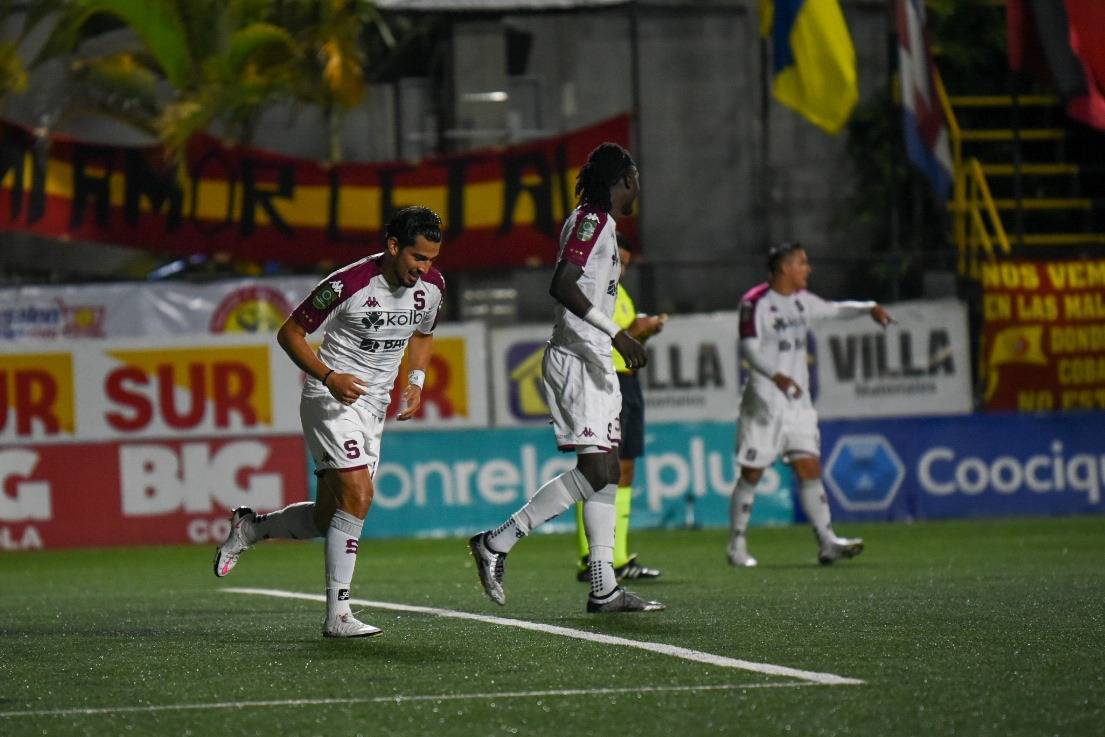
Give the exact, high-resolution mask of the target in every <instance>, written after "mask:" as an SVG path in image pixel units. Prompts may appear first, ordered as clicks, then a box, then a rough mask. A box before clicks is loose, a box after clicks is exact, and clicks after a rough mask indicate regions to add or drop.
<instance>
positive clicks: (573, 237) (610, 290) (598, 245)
mask: <svg viewBox="0 0 1105 737" xmlns="http://www.w3.org/2000/svg"><path fill="white" fill-rule="evenodd" d="M614 233H615V231H614V218H612V217H610V214H609V213H607V212H605V211H603V210H600V209H598V208H596V207H591V206H589V205H581V206H579V207H577V208H576V209H575V210H573V211H572V213H571V214H570V215H569V216H568V219H567V220H565V221H564V228H563V229H562V230H561V231H560V253H559V255H558V257H557V261H558V262H559V261H568V262H570V263H573V264H575V265H577V266H579V267H581V268H582V269H583V276H581V277H579V281H578V282H576V283H577V284H578V285H579V289H580V291H582V292H583V295H584V296H585V297H587V299H589V300H590V301H591V304H592V305H594V307H595V309H597V310H598V311H599V312H601V313H603V314H604V315H606V316H607V317H613V315H614V303H615V301H616V300H617V296H618V276H619V274H620V273H621V258H620V257H619V255H618V240H617V238H616V237H615V235H614ZM549 343H550V345H553V346H556V347H557V348H561V349H563V350H565V351H568V352H569V353H574V354H575V355H577V356H579V357H580V358H582V359H584V360H585V361H590V362H592V363H595V364H598V365H601V366H606V365H609V364H610V336H609V335H607V334H606V333H604V332H603V331H601V330H599V329H598V328H596V327H595V326H593V325H591V324H590V323H587V322H584V321H583V320H582V319H580V318H578V317H576V316H575V315H573V314H572V312H571V311H570V310H568V309H566V308H565V307H564V305H561V304H557V306H556V322H555V323H554V325H553V334H552V338H551V339H550V340H549Z"/></svg>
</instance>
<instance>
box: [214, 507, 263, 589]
mask: <svg viewBox="0 0 1105 737" xmlns="http://www.w3.org/2000/svg"><path fill="white" fill-rule="evenodd" d="M254 516H255V515H254V514H253V510H252V509H250V508H249V507H238V508H237V509H235V510H234V513H233V514H231V515H230V533H229V534H228V535H227V536H226V540H224V541H223V544H222V545H220V546H219V547H217V548H215V575H216V576H218V577H219V578H222V577H223V576H225V575H226V574H228V573H230V572H231V571H232V570H234V566H236V565H238V558H239V557H240V556H241V555H242V553H244V552H246V551H247V550H249V543H247V542H246V539H245V536H244V535H243V534H242V523H243V522H252V521H253V518H254Z"/></svg>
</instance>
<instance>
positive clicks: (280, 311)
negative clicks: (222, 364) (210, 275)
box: [210, 286, 292, 333]
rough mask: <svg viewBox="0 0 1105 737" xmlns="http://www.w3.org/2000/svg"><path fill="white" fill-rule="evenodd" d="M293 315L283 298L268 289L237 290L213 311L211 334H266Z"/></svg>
mask: <svg viewBox="0 0 1105 737" xmlns="http://www.w3.org/2000/svg"><path fill="white" fill-rule="evenodd" d="M291 311H292V305H291V304H290V303H289V302H288V300H287V299H286V298H285V297H284V295H283V294H282V293H281V292H280V291H279V290H276V289H273V288H271V287H259V286H252V287H244V288H242V289H236V290H234V291H233V292H231V293H230V294H228V295H227V296H226V297H224V298H223V301H222V302H220V303H219V305H218V306H217V307H216V308H215V312H214V314H213V315H212V316H211V324H210V330H211V332H212V333H263V332H264V333H267V332H273V331H275V330H277V329H279V327H280V326H281V325H282V324H283V322H284V319H285V318H286V317H287V316H288V314H289V313H291Z"/></svg>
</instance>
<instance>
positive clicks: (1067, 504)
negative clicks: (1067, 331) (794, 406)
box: [821, 412, 1105, 520]
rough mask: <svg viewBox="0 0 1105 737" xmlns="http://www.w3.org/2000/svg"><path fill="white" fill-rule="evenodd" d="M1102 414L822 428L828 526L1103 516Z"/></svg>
mask: <svg viewBox="0 0 1105 737" xmlns="http://www.w3.org/2000/svg"><path fill="white" fill-rule="evenodd" d="M1103 428H1105V414H1102V413H1099V412H1087V413H1071V414H1061V415H1060V414H1054V415H1027V414H1015V415H1014V414H1009V415H965V416H959V417H921V418H910V419H895V420H837V421H826V422H822V423H821V434H822V450H823V452H824V457H823V468H824V479H825V487H826V490H827V491H828V492H829V494H828V496H829V499H830V504H831V505H832V508H833V516H834V519H850V520H877V519H884V520H885V519H895V520H901V519H913V518H922V519H943V518H954V517H997V516H1008V515H1059V514H1082V513H1087V512H1102V511H1105V504H1103V503H1102V485H1103V483H1105V433H1103V432H1102V429H1103Z"/></svg>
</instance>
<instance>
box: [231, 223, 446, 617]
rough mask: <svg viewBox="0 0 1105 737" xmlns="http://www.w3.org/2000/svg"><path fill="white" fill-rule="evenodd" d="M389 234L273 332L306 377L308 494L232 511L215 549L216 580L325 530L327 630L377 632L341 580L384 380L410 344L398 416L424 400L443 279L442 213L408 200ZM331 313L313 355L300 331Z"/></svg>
mask: <svg viewBox="0 0 1105 737" xmlns="http://www.w3.org/2000/svg"><path fill="white" fill-rule="evenodd" d="M385 240H386V249H385V250H384V251H383V253H379V254H376V255H374V256H369V257H367V258H363V259H361V260H360V261H356V262H354V263H352V264H350V265H348V266H346V267H345V268H343V269H339V270H338V271H335V272H334V273H332V274H330V275H329V276H328V277H326V278H325V279H323V280H322V281H321V282H319V284H318V286H316V287H315V288H314V290H313V291H312V292H311V294H310V295H309V296H308V297H307V299H305V300H304V301H303V303H302V304H300V305H299V306H298V307H296V309H295V311H293V312H292V314H291V316H290V317H289V318H288V319H287V320H286V321H285V322H284V324H283V326H281V328H280V332H279V333H278V334H277V340H278V342H279V343H280V347H281V348H283V349H284V351H285V352H286V353H287V354H288V357H289V358H291V360H292V361H293V362H294V363H295V365H296V366H298V367H299V368H300V369H302V370H303V371H304V372H305V373H306V374H307V381H306V383H305V384H304V386H303V396H302V399H301V401H300V418H301V419H302V422H303V433H304V436H305V438H306V441H307V446H308V448H309V450H310V453H311V456H312V457H313V458H314V461H315V466H316V469H317V470H316V471H315V473H316V474H317V475H318V494H317V496H316V501H314V502H301V503H299V504H292V505H290V506H287V507H285V508H284V509H281V510H279V511H277V512H272V513H271V514H261V515H258V514H254V512H253V510H251V509H248V508H245V507H239V508H238V509H235V510H234V514H233V515H232V516H231V518H230V521H231V531H230V534H229V535H228V536H227V538H226V541H225V542H224V543H223V544H222V545H221V546H219V548H218V550H217V551H216V552H215V575H216V576H220V577H221V576H225V575H227V574H228V573H230V571H231V570H232V569H233V568H234V566H235V565H236V564H237V563H238V559H239V557H240V556H241V554H242V553H243V552H244V551H245V550H247V549H248V548H249V546H251V545H253V544H255V543H257V542H260V541H261V540H267V539H269V538H291V539H295V540H303V539H307V538H313V537H319V536H325V537H326V553H325V557H326V620H325V622H324V624H323V628H322V634H323V635H324V636H326V637H368V636H371V635H378V634H380V629H379V628H377V627H373V626H372V625H369V624H365V623H364V622H361V621H359V620H358V619H357V618H356V617H354V616H353V613H352V611H351V610H350V608H349V587H350V583H351V581H352V580H353V569H354V566H355V565H356V562H357V546H358V542H359V540H360V537H361V527H362V525H363V524H364V519H365V516H366V515H367V514H368V509H369V507H370V506H371V505H372V495H373V491H374V487H373V481H372V477H373V474H374V473H375V471H376V465H377V463H379V460H380V437H381V434H382V432H383V428H384V416H385V414H386V412H387V408H388V403H389V400H390V395H391V388H392V386H393V385H394V384H395V377H396V374H397V373H398V371H399V364H400V361H401V360H402V358H403V352H404V350H406V349H407V345H408V343H409V344H410V351H409V367H410V372H409V373H408V374H407V386H406V387H405V388H404V389H403V392H402V402H403V405H402V409H401V412H400V413H399V415H398V417H397V418H396V419H398V420H409V419H410V418H411V417H413V416H414V414H415V412H417V411H418V408H419V406H421V403H422V385H423V383H424V382H425V378H426V366H427V365H428V363H429V360H430V354H431V351H432V349H433V330H434V326H435V325H436V324H437V316H438V310H439V309H440V307H441V302H442V298H443V297H444V295H445V280H444V279H443V278H442V276H441V273H440V272H439V271H438V270H437V269H435V268H434V267H433V260H434V259H435V258H437V255H438V252H439V251H440V250H441V218H439V217H438V216H437V215H436V214H435V213H434V212H433V211H431V210H428V209H426V208H425V207H407V208H404V209H402V210H400V211H399V212H397V213H396V214H395V215H394V217H392V219H391V221H390V222H389V223H388V224H387V229H386V232H385ZM328 319H329V322H327V325H326V335H325V337H324V338H323V341H322V348H321V349H320V350H319V353H318V355H317V356H316V355H315V353H314V351H313V350H311V347H310V345H308V343H307V334H308V333H311V332H313V331H314V330H315V329H317V328H318V327H319V326H320V325H322V323H323V322H326V321H327V320H328Z"/></svg>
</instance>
